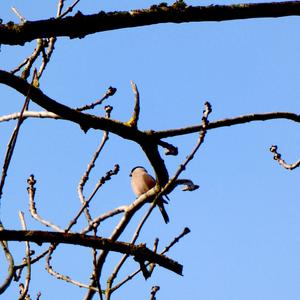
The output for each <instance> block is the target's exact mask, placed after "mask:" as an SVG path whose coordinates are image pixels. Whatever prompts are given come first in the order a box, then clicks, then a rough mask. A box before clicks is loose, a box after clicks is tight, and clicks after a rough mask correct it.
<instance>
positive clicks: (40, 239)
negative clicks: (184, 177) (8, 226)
mask: <svg viewBox="0 0 300 300" xmlns="http://www.w3.org/2000/svg"><path fill="white" fill-rule="evenodd" d="M0 241H19V242H20V241H29V242H34V243H37V244H39V245H40V244H42V243H63V244H73V245H80V246H84V247H91V248H95V249H102V250H106V251H114V252H119V253H123V254H129V255H132V256H134V257H135V258H137V259H138V260H143V261H149V262H151V263H156V264H159V265H160V266H161V267H164V268H166V269H168V270H170V271H173V272H175V273H177V274H179V275H182V268H183V267H182V265H180V264H179V263H177V262H176V261H174V260H172V259H170V258H168V257H166V256H163V255H160V254H157V253H155V252H153V251H151V250H150V249H148V248H146V246H145V245H144V244H140V245H131V244H129V243H123V242H116V241H112V240H111V239H105V238H101V237H95V236H89V235H82V234H78V233H62V232H49V231H27V230H1V231H0Z"/></svg>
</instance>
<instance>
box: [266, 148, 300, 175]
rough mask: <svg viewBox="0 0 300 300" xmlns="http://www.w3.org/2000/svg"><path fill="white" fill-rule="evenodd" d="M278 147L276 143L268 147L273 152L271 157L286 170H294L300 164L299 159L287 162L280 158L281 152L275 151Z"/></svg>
mask: <svg viewBox="0 0 300 300" xmlns="http://www.w3.org/2000/svg"><path fill="white" fill-rule="evenodd" d="M277 149H278V147H277V146H276V145H274V146H271V147H270V151H271V152H272V153H273V158H274V159H275V160H276V161H278V163H279V164H280V165H281V166H282V167H284V168H285V169H287V170H294V169H296V168H298V167H299V166H300V160H298V161H296V162H295V163H293V164H288V163H286V162H285V160H284V159H282V158H281V154H280V153H279V152H277Z"/></svg>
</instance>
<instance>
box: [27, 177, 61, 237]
mask: <svg viewBox="0 0 300 300" xmlns="http://www.w3.org/2000/svg"><path fill="white" fill-rule="evenodd" d="M27 183H28V188H27V192H28V198H29V211H30V214H31V216H32V217H33V218H34V219H35V220H37V221H38V222H40V223H41V224H43V225H45V226H47V227H50V228H52V229H53V230H55V231H58V232H64V230H63V229H61V228H60V227H59V226H57V225H55V224H52V223H51V222H49V221H47V220H45V219H43V218H42V217H41V216H40V215H39V214H38V212H37V209H36V204H35V199H34V197H35V191H36V188H35V186H34V185H35V183H36V180H35V179H34V175H33V174H31V175H30V176H29V178H28V179H27Z"/></svg>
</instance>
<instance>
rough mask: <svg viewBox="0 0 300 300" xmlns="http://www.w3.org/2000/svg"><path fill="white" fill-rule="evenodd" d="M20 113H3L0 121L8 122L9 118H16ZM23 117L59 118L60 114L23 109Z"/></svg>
mask: <svg viewBox="0 0 300 300" xmlns="http://www.w3.org/2000/svg"><path fill="white" fill-rule="evenodd" d="M20 115H21V114H20V113H19V112H16V113H13V114H9V115H3V116H1V117H0V123H1V122H8V121H11V120H16V119H19V118H20ZM23 117H24V118H40V119H44V118H45V119H61V118H60V116H58V115H57V114H54V113H51V112H47V111H24V113H23Z"/></svg>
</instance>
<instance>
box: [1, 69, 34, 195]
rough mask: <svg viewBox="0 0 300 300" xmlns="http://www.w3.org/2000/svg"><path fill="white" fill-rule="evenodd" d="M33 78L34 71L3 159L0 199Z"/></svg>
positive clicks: (26, 106)
mask: <svg viewBox="0 0 300 300" xmlns="http://www.w3.org/2000/svg"><path fill="white" fill-rule="evenodd" d="M35 77H36V70H35V71H34V73H33V76H32V80H31V85H30V86H29V89H28V92H27V96H26V98H25V101H24V105H23V107H22V109H21V112H20V117H19V119H18V122H17V125H16V127H15V129H14V131H13V133H12V135H11V138H10V141H9V143H8V145H7V149H6V153H5V158H4V163H3V167H2V175H1V182H0V199H1V197H2V194H3V187H4V184H5V178H6V176H7V171H8V168H9V164H10V161H11V158H12V155H13V152H14V149H15V146H16V142H17V138H18V134H19V130H20V127H21V125H22V123H23V121H24V120H25V119H24V118H23V113H24V111H25V110H27V108H28V104H29V101H30V98H29V93H30V88H31V86H32V84H33V82H34V79H35Z"/></svg>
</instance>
